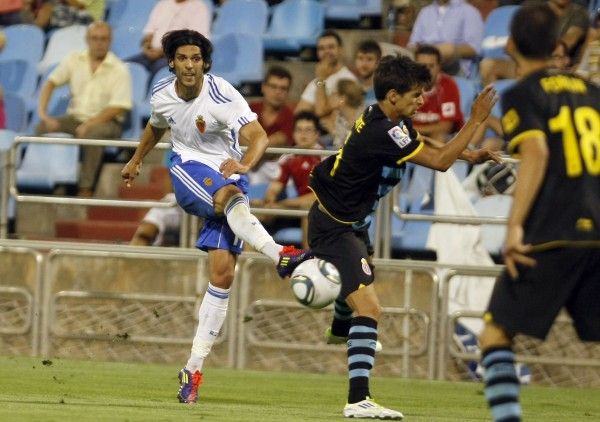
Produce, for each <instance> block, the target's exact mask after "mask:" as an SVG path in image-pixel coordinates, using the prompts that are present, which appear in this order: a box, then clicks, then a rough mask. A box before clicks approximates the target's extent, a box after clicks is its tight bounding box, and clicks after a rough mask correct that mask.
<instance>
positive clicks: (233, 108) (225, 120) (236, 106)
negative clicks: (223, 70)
mask: <svg viewBox="0 0 600 422" xmlns="http://www.w3.org/2000/svg"><path fill="white" fill-rule="evenodd" d="M206 81H207V82H208V84H209V87H208V92H209V96H210V97H211V98H212V99H213V101H214V102H215V104H216V106H215V107H213V108H212V110H211V111H212V114H213V116H214V117H215V119H216V120H217V121H219V122H220V123H222V124H224V125H226V126H227V127H228V128H229V129H231V130H233V131H235V132H238V131H239V130H240V128H241V127H242V126H244V125H246V124H248V123H250V122H252V121H254V120H256V119H257V116H256V113H254V112H253V111H252V110H250V106H249V105H248V103H247V102H246V100H245V99H244V97H242V95H241V94H240V93H239V92H238V91H237V90H236V89H235V88H234V87H233V86H232V85H231V84H230V83H229V82H227V81H225V80H224V79H221V78H215V77H213V76H212V75H210V76H209V77H208V78H207V79H206Z"/></svg>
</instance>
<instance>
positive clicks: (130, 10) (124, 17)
mask: <svg viewBox="0 0 600 422" xmlns="http://www.w3.org/2000/svg"><path fill="white" fill-rule="evenodd" d="M156 3H158V0H143V1H140V0H117V1H113V2H111V5H110V7H108V8H107V22H108V23H109V24H110V26H112V27H113V28H118V27H135V28H140V29H143V28H144V26H145V25H146V21H147V20H148V16H149V15H150V12H151V11H152V8H153V7H154V5H155V4H156Z"/></svg>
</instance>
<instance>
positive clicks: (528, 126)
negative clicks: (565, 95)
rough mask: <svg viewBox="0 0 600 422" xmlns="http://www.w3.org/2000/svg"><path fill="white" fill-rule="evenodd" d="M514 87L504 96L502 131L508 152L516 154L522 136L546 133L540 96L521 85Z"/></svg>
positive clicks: (502, 103)
mask: <svg viewBox="0 0 600 422" xmlns="http://www.w3.org/2000/svg"><path fill="white" fill-rule="evenodd" d="M516 88H517V87H512V88H511V89H510V90H508V91H507V92H505V94H504V95H503V96H502V100H501V105H502V131H503V132H504V139H505V141H506V144H507V145H508V152H510V153H516V152H517V150H518V145H519V142H520V140H521V139H523V137H522V136H521V135H523V134H525V133H527V132H531V131H539V132H541V133H544V129H545V122H544V117H543V116H544V113H543V112H542V110H541V109H542V107H541V104H540V100H539V99H538V95H536V93H535V92H532V90H531V89H527V86H526V85H523V84H519V86H518V89H516Z"/></svg>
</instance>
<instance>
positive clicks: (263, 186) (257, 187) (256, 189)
mask: <svg viewBox="0 0 600 422" xmlns="http://www.w3.org/2000/svg"><path fill="white" fill-rule="evenodd" d="M268 187H269V184H268V183H250V185H249V186H248V193H247V194H246V195H248V198H249V199H251V200H252V199H263V198H264V197H265V193H266V192H267V188H268Z"/></svg>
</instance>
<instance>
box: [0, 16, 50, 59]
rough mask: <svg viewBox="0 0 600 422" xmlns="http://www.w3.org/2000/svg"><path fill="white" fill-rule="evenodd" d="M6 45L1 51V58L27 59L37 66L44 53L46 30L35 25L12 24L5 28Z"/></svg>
mask: <svg viewBox="0 0 600 422" xmlns="http://www.w3.org/2000/svg"><path fill="white" fill-rule="evenodd" d="M2 31H3V32H4V35H5V36H6V46H5V47H4V48H3V49H2V51H0V60H2V61H4V60H15V59H22V60H27V61H28V62H29V63H31V64H32V65H33V66H37V64H38V62H39V61H40V59H41V58H42V54H43V53H44V43H45V35H44V31H42V30H41V29H40V28H38V27H37V26H35V25H25V24H21V25H11V26H8V27H6V28H3V29H2Z"/></svg>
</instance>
